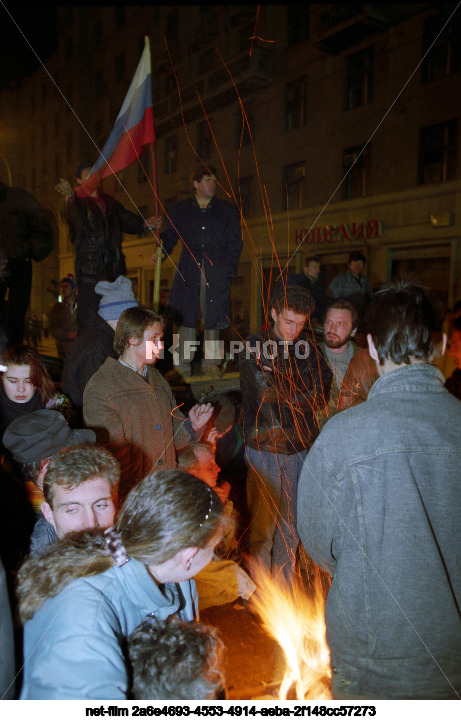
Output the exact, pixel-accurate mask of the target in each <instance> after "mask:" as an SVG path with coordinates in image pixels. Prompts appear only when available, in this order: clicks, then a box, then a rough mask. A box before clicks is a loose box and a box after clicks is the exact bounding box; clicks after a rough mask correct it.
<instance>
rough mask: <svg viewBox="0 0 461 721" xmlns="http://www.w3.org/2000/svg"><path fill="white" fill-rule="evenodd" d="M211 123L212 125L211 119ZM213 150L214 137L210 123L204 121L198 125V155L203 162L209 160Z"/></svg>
mask: <svg viewBox="0 0 461 721" xmlns="http://www.w3.org/2000/svg"><path fill="white" fill-rule="evenodd" d="M209 120H210V123H211V119H209ZM212 148H213V136H212V134H211V130H210V126H209V125H208V122H207V121H206V120H204V121H203V122H201V123H199V124H198V125H197V153H198V154H199V156H200V159H201V160H209V159H210V157H211V152H212Z"/></svg>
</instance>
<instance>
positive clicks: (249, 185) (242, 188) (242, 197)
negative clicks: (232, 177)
mask: <svg viewBox="0 0 461 721" xmlns="http://www.w3.org/2000/svg"><path fill="white" fill-rule="evenodd" d="M235 196H236V198H237V203H238V205H239V207H240V210H241V212H242V215H243V217H244V218H251V216H252V215H254V179H253V176H252V175H249V176H248V177H246V178H239V179H238V180H237V182H236V183H235Z"/></svg>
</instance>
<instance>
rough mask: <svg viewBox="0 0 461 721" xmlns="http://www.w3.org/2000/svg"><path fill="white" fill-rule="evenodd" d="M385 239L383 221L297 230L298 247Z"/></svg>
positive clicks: (367, 221)
mask: <svg viewBox="0 0 461 721" xmlns="http://www.w3.org/2000/svg"><path fill="white" fill-rule="evenodd" d="M382 237H383V224H382V221H381V220H366V221H363V222H362V223H343V224H342V225H325V226H323V227H322V226H315V228H312V229H311V230H307V229H302V230H295V243H296V245H305V244H307V243H309V244H313V243H336V242H340V241H343V240H345V241H348V240H369V239H370V238H382Z"/></svg>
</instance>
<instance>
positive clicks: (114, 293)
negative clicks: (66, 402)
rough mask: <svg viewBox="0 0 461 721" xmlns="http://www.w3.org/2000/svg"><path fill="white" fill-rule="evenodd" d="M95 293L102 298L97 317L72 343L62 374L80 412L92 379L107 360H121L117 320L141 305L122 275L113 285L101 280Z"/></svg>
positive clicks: (126, 279)
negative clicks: (116, 347) (129, 309)
mask: <svg viewBox="0 0 461 721" xmlns="http://www.w3.org/2000/svg"><path fill="white" fill-rule="evenodd" d="M95 291H96V293H97V294H98V295H100V296H102V297H101V300H100V303H99V310H98V314H97V315H96V317H95V318H94V319H92V320H91V323H89V325H87V327H86V328H85V329H84V331H83V332H82V333H81V334H80V335H79V336H78V338H76V340H75V341H74V342H73V344H72V346H71V348H70V350H69V352H68V354H67V356H66V360H65V362H64V368H63V372H62V388H63V391H64V392H65V393H67V394H68V395H69V396H70V397H71V399H72V403H73V404H74V406H75V408H76V410H77V411H79V412H81V410H82V407H83V391H84V390H85V386H86V384H87V383H88V381H89V380H90V378H91V376H93V375H94V374H95V373H96V371H97V370H99V368H100V367H101V366H102V364H103V363H104V361H105V360H106V358H118V353H117V352H116V351H115V349H114V338H115V329H116V328H117V323H118V319H119V318H120V316H121V314H122V313H123V311H124V310H126V309H127V308H134V307H135V306H137V305H138V301H137V300H136V298H135V297H134V295H133V290H132V288H131V280H130V279H129V278H126V277H125V276H123V275H120V276H119V277H118V278H117V280H116V281H114V282H113V283H108V282H107V281H105V280H102V281H100V282H99V283H98V284H97V285H96V288H95Z"/></svg>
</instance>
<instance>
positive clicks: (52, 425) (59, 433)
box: [3, 409, 96, 551]
mask: <svg viewBox="0 0 461 721" xmlns="http://www.w3.org/2000/svg"><path fill="white" fill-rule="evenodd" d="M95 441H96V435H95V433H94V432H93V431H91V430H90V429H88V428H82V429H74V428H71V427H70V426H69V425H68V424H67V422H66V419H65V418H64V416H63V415H62V414H61V413H58V411H53V410H51V409H42V410H39V411H33V412H32V413H28V414H27V415H25V416H21V417H20V418H15V420H14V421H12V422H11V423H10V424H9V426H8V427H7V429H6V431H5V433H4V438H3V445H4V446H5V448H7V449H8V450H9V452H10V453H11V455H12V456H13V458H14V460H15V461H16V463H17V464H19V474H20V475H21V476H22V478H23V480H24V482H25V484H26V489H27V495H28V496H29V501H30V503H31V504H32V506H33V509H34V511H35V514H36V522H35V527H34V528H33V530H32V529H31V531H32V535H31V537H30V547H29V550H30V551H34V549H39V548H42V547H43V546H46V545H47V544H48V543H50V542H52V541H55V540H56V534H55V532H54V529H53V528H52V527H51V526H50V524H49V523H48V522H47V521H46V520H45V518H44V517H43V516H42V513H41V505H42V503H43V501H44V500H45V499H44V496H43V479H44V477H45V473H46V471H47V468H48V464H49V462H50V460H51V459H52V458H53V457H54V456H56V455H57V454H58V453H59V452H60V451H62V450H63V449H64V448H70V447H73V446H80V445H81V444H82V443H85V444H94V443H95Z"/></svg>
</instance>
